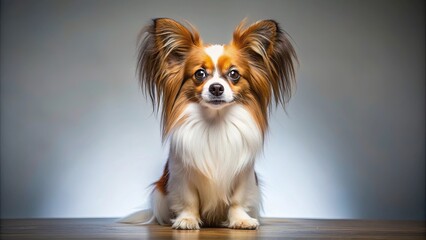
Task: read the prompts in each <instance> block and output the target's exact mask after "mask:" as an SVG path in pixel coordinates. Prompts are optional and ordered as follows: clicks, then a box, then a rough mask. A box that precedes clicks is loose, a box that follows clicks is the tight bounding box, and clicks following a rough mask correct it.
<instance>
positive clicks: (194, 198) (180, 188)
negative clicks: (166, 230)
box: [169, 176, 201, 230]
mask: <svg viewBox="0 0 426 240" xmlns="http://www.w3.org/2000/svg"><path fill="white" fill-rule="evenodd" d="M169 189H170V194H169V201H170V203H171V209H172V211H173V212H174V213H175V214H176V218H175V219H173V220H172V222H173V225H172V228H174V229H190V230H196V229H200V223H201V219H200V213H199V199H198V194H197V190H196V189H195V186H194V185H193V184H191V183H190V181H188V179H186V178H185V177H181V176H179V177H177V179H173V177H172V179H171V181H170V187H169Z"/></svg>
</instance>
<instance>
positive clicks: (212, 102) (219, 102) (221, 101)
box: [207, 99, 227, 105]
mask: <svg viewBox="0 0 426 240" xmlns="http://www.w3.org/2000/svg"><path fill="white" fill-rule="evenodd" d="M207 103H209V104H213V105H221V104H225V103H227V102H226V101H225V100H220V99H214V100H210V101H208V102H207Z"/></svg>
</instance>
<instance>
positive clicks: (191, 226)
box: [172, 216, 200, 230]
mask: <svg viewBox="0 0 426 240" xmlns="http://www.w3.org/2000/svg"><path fill="white" fill-rule="evenodd" d="M172 228H174V229H181V230H185V229H186V230H198V229H200V224H199V220H198V219H196V218H195V217H188V216H187V217H181V218H179V217H178V218H176V219H175V220H174V223H173V225H172Z"/></svg>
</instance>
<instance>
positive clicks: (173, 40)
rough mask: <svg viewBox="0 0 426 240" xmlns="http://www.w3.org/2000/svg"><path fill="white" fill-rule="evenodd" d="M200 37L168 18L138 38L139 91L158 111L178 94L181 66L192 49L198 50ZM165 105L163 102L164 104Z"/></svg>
mask: <svg viewBox="0 0 426 240" xmlns="http://www.w3.org/2000/svg"><path fill="white" fill-rule="evenodd" d="M201 45H202V42H201V40H200V37H199V34H198V33H197V31H196V30H195V29H194V28H193V27H192V26H189V29H188V28H187V27H185V26H183V25H182V24H180V23H178V22H176V21H175V20H172V19H169V18H156V19H153V20H152V23H151V24H150V25H148V26H147V27H145V28H144V29H143V30H142V32H141V34H140V36H139V54H138V68H137V71H138V75H139V80H140V83H141V87H142V89H143V90H144V92H145V94H146V95H148V96H149V97H150V98H151V100H152V103H153V107H154V109H156V110H158V108H159V106H160V103H161V101H162V100H165V99H163V98H165V97H166V96H167V97H168V98H170V97H173V96H175V95H177V94H178V89H179V84H181V81H182V78H183V68H182V66H183V64H184V62H185V57H186V55H187V54H188V53H189V52H190V51H191V49H192V48H193V47H196V46H201ZM163 103H164V104H167V103H166V102H163Z"/></svg>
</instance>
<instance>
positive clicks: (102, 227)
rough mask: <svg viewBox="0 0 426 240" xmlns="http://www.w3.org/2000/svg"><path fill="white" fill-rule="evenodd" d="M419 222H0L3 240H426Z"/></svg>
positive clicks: (107, 219)
mask: <svg viewBox="0 0 426 240" xmlns="http://www.w3.org/2000/svg"><path fill="white" fill-rule="evenodd" d="M425 234H426V227H425V222H422V221H360V220H305V219H273V218H268V219H264V220H263V221H262V225H261V227H260V228H259V229H258V230H233V229H227V228H204V229H201V230H199V231H189V230H172V229H171V228H170V227H165V226H159V225H145V226H135V225H127V224H120V223H116V222H115V219H110V218H103V219H20V220H1V234H0V236H1V239H319V238H320V239H410V240H413V239H425V238H426V237H425Z"/></svg>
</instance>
